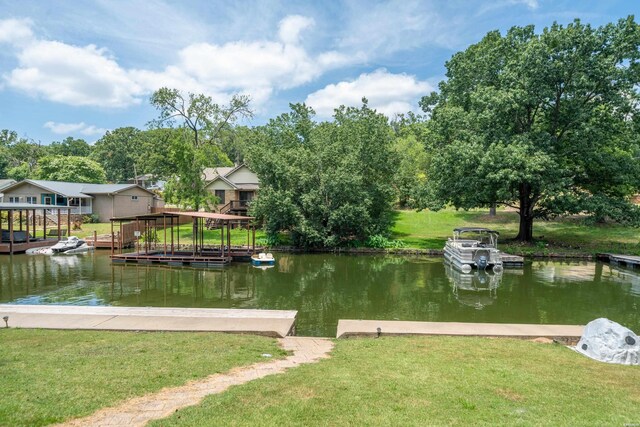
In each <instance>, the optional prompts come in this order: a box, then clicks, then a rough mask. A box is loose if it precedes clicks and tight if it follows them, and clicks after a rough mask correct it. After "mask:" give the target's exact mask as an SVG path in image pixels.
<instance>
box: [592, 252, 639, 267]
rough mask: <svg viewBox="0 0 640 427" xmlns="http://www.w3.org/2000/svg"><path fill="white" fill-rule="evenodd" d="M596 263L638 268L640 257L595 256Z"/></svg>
mask: <svg viewBox="0 0 640 427" xmlns="http://www.w3.org/2000/svg"><path fill="white" fill-rule="evenodd" d="M596 259H597V260H598V261H604V262H609V263H611V264H617V265H623V266H626V267H632V268H640V256H633V255H617V254H597V255H596Z"/></svg>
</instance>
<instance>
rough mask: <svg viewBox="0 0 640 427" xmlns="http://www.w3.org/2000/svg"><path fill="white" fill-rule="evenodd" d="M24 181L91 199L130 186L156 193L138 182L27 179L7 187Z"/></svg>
mask: <svg viewBox="0 0 640 427" xmlns="http://www.w3.org/2000/svg"><path fill="white" fill-rule="evenodd" d="M23 183H27V184H31V185H35V186H36V187H40V188H42V189H43V190H46V191H50V192H52V193H55V194H60V195H62V196H65V197H74V198H79V199H89V198H91V195H92V194H114V193H119V192H121V191H124V190H128V189H130V188H136V187H137V188H140V189H141V190H144V191H146V192H147V193H150V194H154V193H153V192H152V191H149V190H147V189H145V188H142V187H140V186H139V185H137V184H86V183H82V182H62V181H44V180H39V179H25V180H24V181H20V182H18V183H15V184H13V185H10V186H8V187H6V188H5V190H10V189H13V188H15V187H18V186H20V185H22V184H23Z"/></svg>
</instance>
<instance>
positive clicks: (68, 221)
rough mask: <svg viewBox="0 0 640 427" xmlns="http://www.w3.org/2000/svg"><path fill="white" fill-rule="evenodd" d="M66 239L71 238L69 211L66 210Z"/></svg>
mask: <svg viewBox="0 0 640 427" xmlns="http://www.w3.org/2000/svg"><path fill="white" fill-rule="evenodd" d="M67 237H71V209H67Z"/></svg>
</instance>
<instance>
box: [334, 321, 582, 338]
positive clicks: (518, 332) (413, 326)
mask: <svg viewBox="0 0 640 427" xmlns="http://www.w3.org/2000/svg"><path fill="white" fill-rule="evenodd" d="M378 328H380V334H381V335H383V336H384V335H452V336H486V337H514V338H538V337H545V338H555V339H560V340H563V341H569V342H571V341H574V340H575V341H577V339H580V337H581V336H582V332H583V329H584V326H580V325H525V324H508V323H460V322H402V321H390V320H342V319H341V320H339V321H338V333H337V337H338V338H347V337H350V336H375V335H378Z"/></svg>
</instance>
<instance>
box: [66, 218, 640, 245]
mask: <svg viewBox="0 0 640 427" xmlns="http://www.w3.org/2000/svg"><path fill="white" fill-rule="evenodd" d="M395 221H396V222H395V224H394V226H393V228H392V235H391V236H392V238H394V239H398V240H402V241H403V242H404V243H405V244H406V245H407V247H409V248H418V249H442V248H443V247H444V243H445V242H446V240H447V238H449V237H451V235H452V232H453V229H454V228H456V227H470V226H481V227H490V228H494V229H496V230H497V231H499V232H500V248H501V249H502V250H504V251H505V252H508V253H513V254H520V255H533V254H536V255H549V254H553V253H558V254H575V255H580V254H595V253H598V252H615V253H626V254H634V255H640V229H639V228H634V227H627V226H621V225H615V224H597V225H586V224H585V222H584V219H583V218H580V217H571V218H563V219H556V220H554V221H541V220H540V221H536V222H535V223H534V228H533V234H534V238H535V239H536V241H535V242H534V243H533V244H530V245H522V244H520V243H519V242H516V241H514V240H513V239H514V238H515V236H516V235H517V234H518V215H517V214H516V213H515V212H507V211H504V210H499V211H498V213H497V215H496V216H495V217H490V216H489V215H488V212H487V210H472V211H456V210H453V209H445V210H442V211H440V212H430V211H421V212H416V211H397V212H396V213H395ZM94 230H95V231H97V233H98V234H109V233H110V232H111V226H110V224H83V226H82V230H81V231H74V232H73V234H74V235H77V236H80V237H88V236H92V235H93V231H94ZM204 235H205V243H206V244H219V243H220V230H205V232H204ZM265 237H266V235H265V232H264V231H263V230H256V243H257V244H259V245H263V244H264V243H265ZM191 238H192V226H191V224H183V225H181V226H180V242H181V243H190V242H191ZM287 238H288V237H287V235H286V234H281V240H282V241H283V243H284V244H287V243H288V242H287ZM231 242H232V244H233V245H246V244H247V231H246V230H245V229H234V230H232V231H231Z"/></svg>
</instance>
